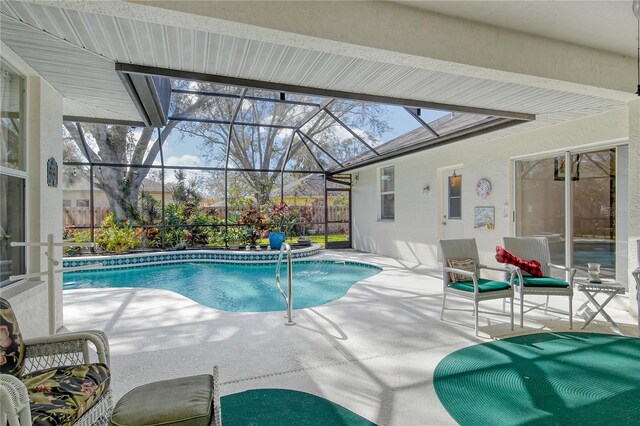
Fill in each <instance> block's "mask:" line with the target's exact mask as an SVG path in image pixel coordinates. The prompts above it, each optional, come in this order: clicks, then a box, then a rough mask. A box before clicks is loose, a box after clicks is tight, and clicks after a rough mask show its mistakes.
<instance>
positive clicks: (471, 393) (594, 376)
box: [434, 332, 640, 425]
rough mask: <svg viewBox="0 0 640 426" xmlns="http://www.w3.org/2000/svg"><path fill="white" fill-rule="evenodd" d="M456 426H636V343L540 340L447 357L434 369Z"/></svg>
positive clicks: (572, 337)
mask: <svg viewBox="0 0 640 426" xmlns="http://www.w3.org/2000/svg"><path fill="white" fill-rule="evenodd" d="M434 386H435V389H436V393H437V394H438V398H440V402H442V405H444V407H445V408H446V409H447V411H448V412H449V414H451V416H452V417H453V418H454V419H455V420H456V421H457V422H458V423H460V424H461V425H631V424H633V425H639V424H640V339H638V338H633V337H624V336H617V335H608V334H590V333H571V332H568V333H539V334H530V335H527V336H520V337H513V338H510V339H505V340H500V341H494V342H489V343H483V344H480V345H475V346H471V347H468V348H465V349H461V350H459V351H457V352H454V353H452V354H450V355H449V356H447V357H446V358H444V359H443V360H442V361H441V362H440V364H438V366H437V367H436V370H435V373H434Z"/></svg>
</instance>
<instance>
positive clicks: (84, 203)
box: [76, 200, 89, 207]
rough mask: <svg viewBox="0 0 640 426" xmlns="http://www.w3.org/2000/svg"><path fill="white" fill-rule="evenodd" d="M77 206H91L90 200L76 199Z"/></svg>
mask: <svg viewBox="0 0 640 426" xmlns="http://www.w3.org/2000/svg"><path fill="white" fill-rule="evenodd" d="M76 207H89V200H76Z"/></svg>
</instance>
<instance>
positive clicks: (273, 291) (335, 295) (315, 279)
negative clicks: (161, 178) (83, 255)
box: [63, 261, 381, 312]
mask: <svg viewBox="0 0 640 426" xmlns="http://www.w3.org/2000/svg"><path fill="white" fill-rule="evenodd" d="M275 270H276V265H275V264H267V265H264V264H263V265H251V264H242V265H238V264H225V263H178V264H172V265H159V266H149V267H141V268H126V269H108V270H103V271H90V272H70V273H65V274H64V281H63V282H64V289H65V290H67V289H81V288H105V287H136V288H156V289H163V290H171V291H174V292H176V293H179V294H182V295H183V296H185V297H188V298H189V299H191V300H194V301H195V302H198V303H200V304H202V305H205V306H209V307H212V308H215V309H220V310H223V311H232V312H267V311H284V310H286V304H285V302H284V298H283V297H282V295H281V294H280V293H279V292H278V290H277V287H276V283H275V274H276V273H275ZM380 271H381V269H380V268H376V267H372V266H367V265H359V264H355V263H344V262H332V261H303V262H295V263H294V264H293V307H294V309H301V308H309V307H312V306H318V305H322V304H325V303H328V302H331V301H333V300H337V299H339V298H341V297H342V296H344V295H345V294H346V293H347V291H348V290H349V288H351V286H352V285H353V284H355V283H356V282H358V281H361V280H363V279H365V278H369V277H371V276H373V275H375V274H377V273H378V272H380ZM280 275H281V280H282V286H283V288H284V289H285V291H286V284H287V281H286V280H287V278H286V277H287V270H286V267H283V268H282V270H281V272H280Z"/></svg>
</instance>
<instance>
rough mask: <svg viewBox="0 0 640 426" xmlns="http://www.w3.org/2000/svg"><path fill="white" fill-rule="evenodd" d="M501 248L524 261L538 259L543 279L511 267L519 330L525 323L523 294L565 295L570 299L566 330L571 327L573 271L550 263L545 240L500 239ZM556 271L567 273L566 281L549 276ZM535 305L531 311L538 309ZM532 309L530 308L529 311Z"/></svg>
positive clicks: (529, 238) (526, 238)
mask: <svg viewBox="0 0 640 426" xmlns="http://www.w3.org/2000/svg"><path fill="white" fill-rule="evenodd" d="M502 245H503V246H504V248H505V250H507V251H508V252H509V253H511V254H513V255H514V256H517V257H519V258H521V259H524V260H537V261H538V262H540V267H541V269H542V275H543V277H532V276H531V275H529V274H528V273H527V272H525V271H523V270H521V269H520V268H516V267H513V268H514V270H515V271H516V273H517V275H518V277H517V279H516V281H515V288H516V292H517V293H518V294H520V327H522V326H523V323H524V298H525V295H543V296H547V304H546V305H545V311H546V309H547V308H548V306H547V305H548V303H549V299H548V296H566V297H568V298H569V328H570V329H572V328H573V278H574V277H575V275H576V270H575V269H574V268H569V267H566V266H561V265H554V264H552V263H551V253H550V251H549V241H548V240H547V238H546V237H503V238H502ZM552 269H555V270H558V271H562V272H564V273H567V274H568V281H565V280H562V279H559V278H556V277H553V276H552V272H551V270H552ZM537 307H538V305H536V306H534V307H533V308H532V309H535V308H537ZM530 310H531V309H530Z"/></svg>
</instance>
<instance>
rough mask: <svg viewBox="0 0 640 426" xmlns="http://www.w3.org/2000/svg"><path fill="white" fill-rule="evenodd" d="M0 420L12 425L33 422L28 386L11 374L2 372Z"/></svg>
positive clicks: (0, 377) (0, 378)
mask: <svg viewBox="0 0 640 426" xmlns="http://www.w3.org/2000/svg"><path fill="white" fill-rule="evenodd" d="M0 421H2V422H5V421H6V422H8V424H9V425H11V426H13V425H21V424H22V425H30V424H31V410H30V406H29V392H27V387H26V386H25V385H24V383H22V381H21V380H20V379H18V378H17V377H14V376H12V375H10V374H0ZM2 424H3V425H4V424H5V423H2Z"/></svg>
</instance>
